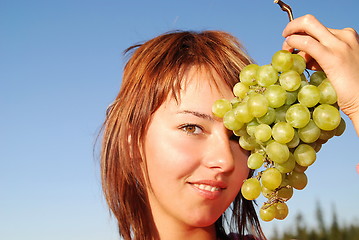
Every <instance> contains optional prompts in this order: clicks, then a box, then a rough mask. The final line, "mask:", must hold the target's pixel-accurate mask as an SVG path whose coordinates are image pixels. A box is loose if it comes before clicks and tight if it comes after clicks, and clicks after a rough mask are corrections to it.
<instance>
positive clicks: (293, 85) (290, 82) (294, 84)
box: [279, 70, 302, 91]
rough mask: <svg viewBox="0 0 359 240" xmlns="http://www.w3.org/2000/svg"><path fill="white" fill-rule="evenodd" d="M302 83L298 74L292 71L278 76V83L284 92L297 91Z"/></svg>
mask: <svg viewBox="0 0 359 240" xmlns="http://www.w3.org/2000/svg"><path fill="white" fill-rule="evenodd" d="M301 82H302V78H301V77H300V75H299V73H297V72H296V71H294V70H289V71H286V72H283V73H282V74H281V75H280V76H279V83H280V85H281V86H282V87H283V88H284V89H285V90H286V91H295V90H297V89H298V88H299V87H300V85H301Z"/></svg>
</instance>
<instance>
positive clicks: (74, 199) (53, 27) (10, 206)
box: [0, 0, 359, 240]
mask: <svg viewBox="0 0 359 240" xmlns="http://www.w3.org/2000/svg"><path fill="white" fill-rule="evenodd" d="M287 3H288V4H290V5H291V6H292V8H293V11H294V15H295V17H297V16H301V15H304V14H306V13H312V14H314V15H315V16H317V17H318V18H319V19H320V20H321V21H322V22H323V23H325V24H326V25H327V26H329V27H333V28H344V27H348V26H351V27H354V28H355V29H357V30H358V29H359V17H358V10H359V2H358V1H356V0H346V1H338V0H327V1H323V0H297V1H295V0H288V1H287ZM287 21H288V20H287V16H286V14H285V13H284V12H282V11H281V10H280V8H279V7H278V6H277V5H275V4H273V1H272V0H251V1H249V0H221V1H220V0H207V1H204V0H191V1H190V0H182V1H169V0H166V1H164V0H160V1H144V0H142V1H139V0H132V1H124V0H117V1H116V0H102V1H100V0H86V1H84V0H82V1H81V0H61V1H60V0H31V1H27V0H0V110H1V112H0V146H1V147H0V162H1V164H0V239H4V240H15V239H16V240H20V239H28V240H49V239H51V240H60V239H61V240H63V239H66V240H75V239H76V240H81V239H86V240H97V239H101V240H102V239H106V240H115V239H118V237H117V230H116V227H115V224H114V221H113V220H111V217H110V215H109V212H108V209H107V207H106V204H105V202H104V200H103V197H102V193H101V184H100V180H99V179H100V178H99V167H98V156H97V155H98V154H97V153H98V152H97V153H95V154H93V149H94V144H95V141H96V137H97V135H98V133H99V130H100V127H101V124H102V121H103V120H104V114H105V109H106V107H107V106H108V105H109V104H110V103H111V101H112V100H113V99H114V97H115V95H116V93H117V91H118V89H119V86H120V82H121V73H122V68H123V65H124V63H125V58H124V57H123V55H122V52H123V50H124V49H126V48H127V47H129V46H130V45H132V44H134V43H138V42H142V41H145V40H148V39H150V38H152V37H154V36H156V35H158V34H160V33H163V32H167V31H170V30H175V29H185V30H188V29H189V30H206V29H219V30H225V31H228V32H231V33H232V34H234V35H235V36H237V37H238V38H239V39H240V40H241V41H242V42H243V44H244V45H245V46H246V48H247V50H248V52H249V54H250V55H251V56H252V57H253V58H254V59H255V60H256V61H257V63H259V64H261V65H263V64H268V63H269V61H270V58H271V56H272V54H273V53H274V52H275V51H277V50H280V48H281V44H282V41H283V38H282V37H281V32H282V30H283V28H284V26H285V25H286V23H287ZM346 120H347V125H348V126H347V131H346V133H345V134H344V135H343V136H341V137H337V138H334V139H332V140H330V141H329V142H328V143H327V144H325V145H324V146H323V148H322V150H321V151H320V153H319V154H318V160H317V162H316V163H315V164H314V166H312V167H311V168H310V169H309V170H308V172H307V173H308V178H309V183H308V186H307V188H306V189H304V190H302V191H296V192H295V193H294V197H293V198H292V199H291V200H289V202H288V204H289V208H290V215H289V217H288V218H287V219H286V220H284V221H282V222H278V221H274V222H270V223H264V225H263V226H264V229H265V231H266V232H267V233H268V234H269V235H270V234H271V232H272V230H273V227H274V226H276V227H277V228H279V229H280V228H282V227H285V226H287V227H290V226H291V224H292V223H293V219H294V216H295V215H296V213H297V212H298V211H300V210H305V211H306V212H305V216H304V217H305V219H306V221H307V222H309V223H310V222H311V221H312V220H311V218H313V216H314V215H313V212H314V209H315V204H316V202H317V201H319V202H320V203H321V205H322V208H323V210H324V214H325V216H326V217H328V218H330V217H331V215H332V209H333V208H335V209H336V211H337V214H338V217H339V219H340V223H343V222H353V221H356V222H357V223H359V207H358V199H359V184H358V183H359V175H358V174H357V173H356V171H355V165H356V164H357V163H358V162H359V157H358V152H357V151H358V148H359V138H358V137H357V136H356V134H355V132H354V129H353V126H352V125H351V123H350V121H349V120H348V119H347V118H346ZM279 223H280V224H279Z"/></svg>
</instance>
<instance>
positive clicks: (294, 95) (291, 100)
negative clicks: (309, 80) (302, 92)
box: [285, 91, 298, 105]
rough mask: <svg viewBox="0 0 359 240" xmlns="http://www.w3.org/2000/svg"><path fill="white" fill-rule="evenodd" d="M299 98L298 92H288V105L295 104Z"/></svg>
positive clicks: (286, 101) (286, 102)
mask: <svg viewBox="0 0 359 240" xmlns="http://www.w3.org/2000/svg"><path fill="white" fill-rule="evenodd" d="M297 99H298V92H297V91H294V92H287V99H286V100H285V104H286V105H292V104H294V103H295V102H296V101H297Z"/></svg>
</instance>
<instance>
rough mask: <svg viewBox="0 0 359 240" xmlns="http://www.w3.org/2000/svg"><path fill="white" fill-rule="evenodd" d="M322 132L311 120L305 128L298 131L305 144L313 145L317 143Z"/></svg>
mask: <svg viewBox="0 0 359 240" xmlns="http://www.w3.org/2000/svg"><path fill="white" fill-rule="evenodd" d="M321 132H322V131H321V130H320V128H319V127H318V126H317V125H316V124H315V123H314V121H313V120H310V121H309V123H308V124H307V125H306V126H305V127H303V128H300V129H298V136H299V138H300V140H302V141H303V142H305V143H313V142H315V141H317V139H318V138H319V136H320V134H321Z"/></svg>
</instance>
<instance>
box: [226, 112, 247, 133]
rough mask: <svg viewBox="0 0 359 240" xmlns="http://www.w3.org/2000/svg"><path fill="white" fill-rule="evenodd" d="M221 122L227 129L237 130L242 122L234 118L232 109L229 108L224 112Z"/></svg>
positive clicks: (241, 125)
mask: <svg viewBox="0 0 359 240" xmlns="http://www.w3.org/2000/svg"><path fill="white" fill-rule="evenodd" d="M223 124H224V126H225V127H226V128H227V129H229V130H238V129H240V128H241V127H243V124H244V123H242V122H240V121H238V120H237V119H236V116H235V112H234V110H229V111H228V112H226V114H224V117H223Z"/></svg>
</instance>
